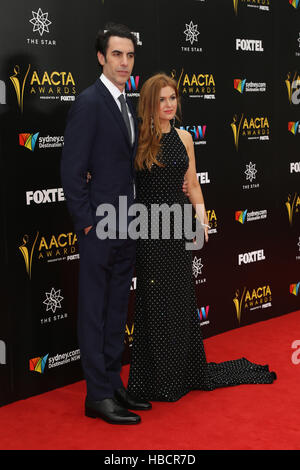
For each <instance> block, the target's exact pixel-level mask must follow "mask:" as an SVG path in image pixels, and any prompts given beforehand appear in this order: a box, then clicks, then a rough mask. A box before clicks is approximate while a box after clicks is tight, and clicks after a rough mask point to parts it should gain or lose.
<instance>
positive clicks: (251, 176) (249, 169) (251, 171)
mask: <svg viewBox="0 0 300 470" xmlns="http://www.w3.org/2000/svg"><path fill="white" fill-rule="evenodd" d="M255 165H256V164H255V163H252V162H250V163H249V165H246V171H245V175H246V179H247V180H250V183H251V182H252V181H253V180H255V178H256V173H257V169H256V168H255Z"/></svg>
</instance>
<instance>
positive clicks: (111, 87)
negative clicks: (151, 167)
mask: <svg viewBox="0 0 300 470" xmlns="http://www.w3.org/2000/svg"><path fill="white" fill-rule="evenodd" d="M100 80H101V82H102V83H103V84H104V85H105V86H106V88H107V89H108V91H109V92H110V94H111V95H112V97H113V99H114V100H115V102H116V103H117V105H118V108H119V110H120V112H121V103H120V101H119V99H118V98H119V96H120V95H121V94H123V95H124V98H125V101H126V94H125V89H124V90H123V92H120V90H119V88H118V87H116V85H114V84H113V83H112V82H111V81H110V80H109V79H108V78H107V77H106V76H105V75H104V74H103V73H102V74H101V76H100ZM126 106H127V111H128V116H129V122H130V127H131V144H132V145H133V143H134V139H135V136H134V121H133V116H132V114H131V112H130V109H129V106H128V104H127V103H126Z"/></svg>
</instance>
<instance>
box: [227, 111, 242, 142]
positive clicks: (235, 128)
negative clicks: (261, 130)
mask: <svg viewBox="0 0 300 470" xmlns="http://www.w3.org/2000/svg"><path fill="white" fill-rule="evenodd" d="M243 117H244V115H243V114H242V117H241V119H240V122H239V124H237V115H236V114H235V115H234V116H233V119H232V123H231V124H230V126H231V129H232V132H233V138H234V145H235V148H236V150H237V151H238V149H239V138H240V130H241V125H242V121H243Z"/></svg>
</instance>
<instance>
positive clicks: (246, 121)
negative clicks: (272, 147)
mask: <svg viewBox="0 0 300 470" xmlns="http://www.w3.org/2000/svg"><path fill="white" fill-rule="evenodd" d="M230 125H231V129H232V132H233V139H234V145H235V148H236V150H237V151H238V148H239V139H240V136H241V135H242V136H243V137H246V138H248V139H251V140H254V139H259V140H269V134H270V126H269V121H268V118H267V117H266V116H257V117H250V118H249V117H248V118H247V117H244V114H242V116H241V118H240V120H238V117H237V115H234V116H233V119H232V122H231V124H230Z"/></svg>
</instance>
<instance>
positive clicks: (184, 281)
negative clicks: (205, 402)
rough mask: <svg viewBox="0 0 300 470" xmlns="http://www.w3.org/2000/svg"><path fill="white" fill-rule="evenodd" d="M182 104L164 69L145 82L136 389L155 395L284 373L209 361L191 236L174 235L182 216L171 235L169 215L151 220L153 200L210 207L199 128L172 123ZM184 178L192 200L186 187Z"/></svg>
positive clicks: (168, 396) (266, 379) (131, 386)
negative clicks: (198, 152) (144, 216)
mask: <svg viewBox="0 0 300 470" xmlns="http://www.w3.org/2000/svg"><path fill="white" fill-rule="evenodd" d="M178 106H179V99H178V92H177V86H176V83H175V82H174V81H173V80H172V79H170V78H169V77H168V76H166V75H164V74H158V75H155V76H154V77H152V78H150V79H149V80H147V81H146V82H145V84H144V86H143V88H142V90H141V95H140V101H139V117H140V118H141V126H140V137H139V149H138V153H137V157H136V167H137V180H136V184H137V200H136V202H138V203H140V204H143V205H145V206H146V207H147V209H148V235H149V237H148V238H147V239H146V238H145V239H142V238H140V239H138V240H137V259H136V275H137V289H136V308H135V317H134V339H133V345H132V350H131V365H130V374H129V381H128V391H129V392H130V393H132V395H135V396H136V397H139V398H142V399H145V400H153V401H176V400H178V399H179V398H181V397H182V396H183V395H185V394H186V393H188V392H189V391H191V390H195V389H197V390H213V389H215V388H218V387H224V386H230V385H239V384H246V383H247V384H249V383H272V382H273V380H274V379H275V377H276V376H275V374H274V372H270V371H269V369H268V366H261V365H256V364H253V363H251V362H249V361H248V360H247V359H245V358H242V359H238V360H233V361H227V362H223V363H221V364H216V363H207V361H206V356H205V351H204V347H203V340H202V334H201V329H200V321H199V317H198V314H197V303H196V296H195V289H194V282H193V278H192V255H191V253H192V252H191V251H188V250H186V240H185V239H184V237H181V238H175V236H174V232H175V230H174V228H175V225H176V224H177V223H178V219H176V218H175V217H174V218H173V219H172V218H171V224H170V234H171V236H170V238H169V239H165V237H163V236H162V228H163V221H162V219H160V220H159V221H154V220H153V218H152V220H151V205H153V204H158V205H161V204H168V205H169V206H171V205H173V204H179V205H180V206H181V207H182V208H183V207H184V204H188V203H192V204H193V206H194V207H195V208H196V204H197V205H198V206H197V207H200V208H201V207H202V208H204V201H203V196H202V192H201V188H200V186H199V183H198V180H197V176H196V167H195V156H194V148H193V141H192V138H191V135H190V134H189V133H188V132H186V131H183V130H179V129H176V128H175V127H173V126H172V125H171V122H172V120H173V118H174V116H175V114H176V112H177V109H178ZM184 178H186V181H187V185H188V194H189V200H188V198H187V196H186V194H185V193H184V192H183V190H182V186H183V181H184ZM182 213H183V210H182ZM198 215H199V217H200V218H201V220H202V222H204V226H205V238H206V241H207V240H208V235H207V227H206V225H207V224H208V222H207V217H206V212H205V209H204V211H203V213H202V214H198ZM146 222H147V221H146ZM182 225H183V224H182ZM177 228H178V227H177ZM151 229H152V230H154V231H158V233H159V237H158V238H155V239H154V238H152V239H151ZM172 234H173V238H172Z"/></svg>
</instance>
